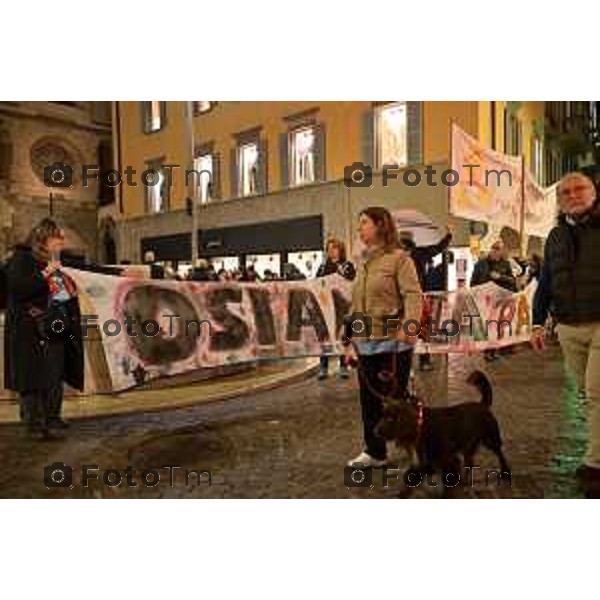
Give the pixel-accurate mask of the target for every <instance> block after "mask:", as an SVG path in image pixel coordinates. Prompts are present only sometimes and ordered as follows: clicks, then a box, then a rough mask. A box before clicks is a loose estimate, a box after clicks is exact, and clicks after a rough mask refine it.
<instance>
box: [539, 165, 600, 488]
mask: <svg viewBox="0 0 600 600" xmlns="http://www.w3.org/2000/svg"><path fill="white" fill-rule="evenodd" d="M558 199H559V203H560V215H559V219H558V224H557V225H556V227H554V228H553V229H552V230H551V231H550V233H549V234H548V239H547V240H546V245H545V248H544V261H543V265H542V270H541V274H540V278H539V282H538V287H537V289H536V292H535V296H534V300H533V319H532V334H531V343H532V345H533V347H534V348H535V349H536V350H542V349H543V348H544V331H545V330H544V324H545V322H546V319H547V317H548V315H549V313H550V312H552V315H553V317H554V319H555V320H556V322H557V326H556V331H557V334H558V340H559V342H560V346H561V348H562V351H563V356H564V359H565V362H566V364H567V366H568V367H569V369H570V370H571V371H572V373H573V374H574V375H575V377H576V379H577V384H578V386H579V389H585V392H586V397H587V405H588V414H587V451H586V454H585V458H584V461H583V464H582V465H581V466H580V467H579V468H578V469H577V476H578V477H579V478H580V480H581V482H582V485H583V488H584V491H585V492H586V494H587V495H588V496H589V497H600V269H598V256H600V204H599V202H598V195H597V190H596V186H595V184H594V182H593V181H592V180H591V179H590V178H589V177H587V176H586V175H584V174H583V173H577V172H574V173H569V174H567V175H565V176H564V177H563V178H562V179H561V180H560V182H559V184H558Z"/></svg>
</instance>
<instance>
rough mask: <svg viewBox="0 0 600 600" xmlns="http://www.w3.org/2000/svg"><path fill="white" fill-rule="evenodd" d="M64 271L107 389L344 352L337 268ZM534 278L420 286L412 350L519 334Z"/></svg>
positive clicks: (469, 345)
mask: <svg viewBox="0 0 600 600" xmlns="http://www.w3.org/2000/svg"><path fill="white" fill-rule="evenodd" d="M68 272H69V274H70V275H71V276H72V277H73V278H74V280H75V281H76V283H77V286H78V290H79V295H80V304H81V310H82V328H83V334H84V339H89V338H90V336H91V334H92V333H93V332H95V335H96V340H97V341H98V342H99V343H98V344H96V345H95V348H96V350H97V349H98V347H100V348H101V350H102V354H103V356H102V360H101V362H102V364H103V365H104V368H105V369H106V371H107V372H108V374H109V378H110V389H111V390H112V391H119V390H124V389H128V388H131V387H134V386H136V385H139V384H141V383H144V382H146V381H148V380H150V379H155V378H158V377H164V376H170V375H175V374H180V373H185V372H189V371H194V370H196V369H199V368H206V367H217V366H220V365H227V364H237V363H242V362H247V361H256V360H260V359H263V358H264V359H285V358H295V357H306V356H318V355H320V354H321V353H322V352H325V353H327V354H340V353H343V352H344V347H343V344H342V342H341V341H340V340H341V338H342V334H343V331H344V317H345V316H347V315H349V313H350V290H351V285H352V284H351V283H350V282H348V281H347V280H345V279H344V278H342V277H340V276H339V275H331V276H329V277H324V278H321V279H313V280H308V281H289V282H288V281H281V282H280V281H275V282H268V283H260V282H259V283H237V282H234V283H231V282H215V283H197V282H187V281H184V282H181V281H166V280H142V279H137V278H127V277H117V276H112V275H101V274H97V273H92V272H89V271H78V270H74V269H68ZM534 286H535V284H531V285H530V286H529V287H528V288H526V289H525V290H524V291H523V292H521V293H518V294H513V293H511V292H508V291H506V290H504V289H502V288H499V287H498V286H496V285H495V284H493V283H487V284H485V285H482V286H477V287H475V288H472V289H470V290H469V289H463V290H458V291H456V292H436V293H431V294H427V295H426V296H425V297H424V306H425V307H426V311H425V313H424V316H427V315H429V316H430V317H431V320H430V321H429V324H428V326H429V330H430V332H429V333H430V335H428V336H427V337H428V341H427V343H425V342H423V341H422V340H421V341H419V343H418V344H417V346H416V352H425V351H427V352H432V353H444V352H469V351H481V350H485V349H486V348H491V347H496V346H504V345H509V344H515V343H519V342H524V341H527V340H528V339H529V334H530V323H531V304H532V296H533V292H534V290H535V287H534ZM366 317H367V318H368V315H366ZM397 325H399V323H397V322H394V321H390V330H389V338H390V340H389V341H388V344H387V345H386V344H385V343H383V342H379V341H377V342H372V341H371V342H369V343H365V341H368V339H367V338H365V337H361V336H358V335H357V336H356V337H354V340H356V342H357V344H358V349H359V352H380V351H385V350H386V348H387V349H389V345H390V344H392V341H391V340H393V336H394V327H395V326H397ZM412 327H413V328H414V327H415V324H413V325H412ZM412 330H414V329H411V331H412ZM426 330H427V325H426V322H425V320H423V325H422V331H423V332H425V331H426ZM365 333H368V331H366V332H365ZM393 344H395V345H394V347H395V349H397V350H402V349H403V348H405V347H404V346H401V345H398V344H397V343H393ZM96 362H97V363H98V362H99V360H96Z"/></svg>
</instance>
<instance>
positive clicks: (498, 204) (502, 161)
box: [450, 124, 522, 231]
mask: <svg viewBox="0 0 600 600" xmlns="http://www.w3.org/2000/svg"><path fill="white" fill-rule="evenodd" d="M452 169H454V170H455V171H456V172H457V173H458V174H459V175H460V180H459V182H458V183H457V184H456V185H454V186H451V187H450V212H451V213H452V214H453V215H456V216H457V217H463V218H465V219H472V220H474V221H484V222H488V223H496V224H499V225H505V226H507V227H512V228H513V229H515V230H517V231H519V227H520V222H521V204H522V201H521V193H522V181H521V178H522V160H521V158H520V157H518V156H508V155H506V154H502V153H501V152H496V151H495V150H491V149H489V148H486V147H485V146H483V144H481V143H480V142H478V141H477V140H476V139H475V138H474V137H471V136H470V135H469V134H467V133H466V132H465V131H463V130H462V129H461V128H460V127H458V126H457V125H456V124H453V125H452Z"/></svg>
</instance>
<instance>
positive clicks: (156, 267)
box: [144, 250, 165, 279]
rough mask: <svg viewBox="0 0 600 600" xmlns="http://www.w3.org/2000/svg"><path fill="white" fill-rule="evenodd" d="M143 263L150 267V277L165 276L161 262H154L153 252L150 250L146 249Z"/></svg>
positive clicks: (158, 277)
mask: <svg viewBox="0 0 600 600" xmlns="http://www.w3.org/2000/svg"><path fill="white" fill-rule="evenodd" d="M144 264H146V265H148V266H149V267H150V279H164V278H165V268H164V267H163V266H162V265H161V264H159V263H158V262H156V258H155V256H154V252H153V251H152V250H148V251H147V252H146V253H145V254H144Z"/></svg>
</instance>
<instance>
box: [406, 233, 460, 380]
mask: <svg viewBox="0 0 600 600" xmlns="http://www.w3.org/2000/svg"><path fill="white" fill-rule="evenodd" d="M399 239H400V246H401V247H402V248H404V250H406V251H407V252H410V256H411V258H412V259H413V262H414V263H415V269H416V271H417V276H418V278H419V283H420V284H421V289H422V290H423V291H424V292H433V291H440V290H439V289H433V288H432V287H429V286H428V284H430V283H432V279H433V276H434V275H435V274H434V273H433V272H432V273H431V275H430V277H429V278H428V276H427V274H428V272H429V269H434V268H435V267H433V259H434V257H435V256H437V255H438V254H441V253H442V252H445V251H446V250H447V249H448V246H450V242H452V228H451V227H450V225H448V226H447V228H446V235H445V236H444V237H443V238H442V239H441V240H440V241H439V242H438V243H437V244H432V245H430V246H417V245H416V244H415V241H414V236H413V234H412V232H411V231H401V232H400V233H399ZM442 269H443V266H442V265H440V269H439V270H438V273H441V270H442ZM442 279H443V274H442ZM441 289H443V283H442V286H441ZM424 300H425V301H424V302H423V315H422V327H421V337H422V338H423V339H424V340H425V341H427V318H428V317H429V316H430V314H429V304H430V303H429V302H428V301H427V296H425V298H424ZM419 369H420V370H421V371H432V370H433V365H432V363H431V355H430V354H429V353H422V354H419Z"/></svg>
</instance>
